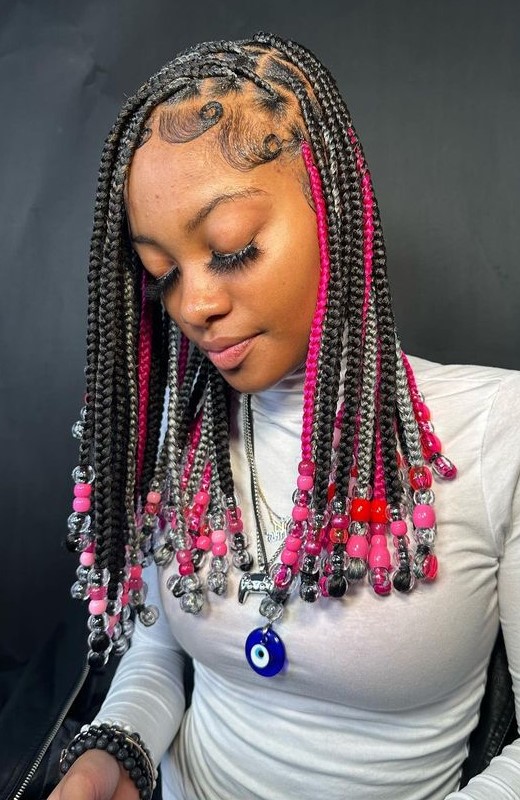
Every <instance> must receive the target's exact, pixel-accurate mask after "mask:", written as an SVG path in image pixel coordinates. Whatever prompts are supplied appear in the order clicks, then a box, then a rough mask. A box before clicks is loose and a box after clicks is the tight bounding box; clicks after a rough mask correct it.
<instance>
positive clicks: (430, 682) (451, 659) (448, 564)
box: [98, 358, 520, 800]
mask: <svg viewBox="0 0 520 800" xmlns="http://www.w3.org/2000/svg"><path fill="white" fill-rule="evenodd" d="M411 362H412V366H413V367H414V370H415V372H416V376H417V380H418V383H419V386H420V388H421V389H422V391H423V392H424V394H425V397H426V402H427V404H428V406H429V407H430V409H431V411H432V419H433V423H434V425H435V430H436V433H437V434H438V435H439V437H440V438H441V441H442V442H443V445H444V451H445V453H446V455H448V456H449V457H450V458H451V459H452V460H453V461H454V462H455V463H456V465H457V466H458V468H459V477H458V478H457V479H456V481H454V482H452V483H441V482H436V483H435V486H434V489H435V492H436V497H437V502H436V511H437V520H438V539H437V546H436V553H437V555H438V558H439V562H440V569H439V576H438V579H437V581H436V582H435V583H433V584H424V583H421V584H420V585H419V586H418V587H417V588H416V589H415V590H414V591H413V592H412V593H411V594H410V595H406V596H403V595H400V594H398V593H393V594H392V595H391V596H389V597H385V598H381V597H377V596H376V595H375V594H374V593H373V592H372V590H371V589H370V588H369V587H368V586H367V585H366V584H365V585H363V586H360V587H353V588H352V589H351V591H349V593H348V594H347V595H346V596H345V597H344V598H343V599H342V600H340V601H338V600H332V599H324V598H322V599H320V600H319V601H318V602H317V603H315V604H306V603H303V602H302V601H300V600H299V598H298V597H294V598H292V599H290V600H289V602H288V603H287V605H286V609H285V613H284V616H283V618H282V620H281V621H280V622H279V623H276V625H275V630H276V631H277V632H278V633H279V635H280V636H281V637H282V639H283V640H284V642H285V646H286V649H287V655H288V660H289V668H288V670H287V671H286V672H285V673H284V674H279V675H278V676H276V677H274V678H264V677H261V676H259V675H257V674H256V673H254V672H253V671H252V670H251V669H250V667H249V666H248V664H247V662H246V660H245V656H244V642H245V639H246V637H247V635H248V633H249V632H250V631H251V630H252V629H253V628H256V627H258V626H259V625H261V624H263V621H264V618H263V617H261V616H260V615H259V613H258V605H259V601H260V596H259V595H251V596H250V597H249V598H248V600H247V601H246V603H245V604H244V605H239V603H238V602H237V599H236V592H237V588H238V578H239V576H237V575H236V573H234V572H231V570H230V578H229V589H228V594H227V596H226V597H216V596H215V595H211V596H210V598H209V602H207V603H206V606H205V610H204V612H203V613H202V614H200V615H199V616H197V617H193V616H191V615H188V614H184V613H183V612H182V611H181V610H180V609H179V605H178V600H176V599H175V598H173V597H172V596H171V595H170V594H169V593H168V592H167V591H166V589H165V583H166V580H167V578H168V576H169V574H170V572H171V571H172V570H173V566H172V567H170V568H167V569H166V570H164V571H163V570H161V571H160V572H159V584H160V588H161V595H162V600H160V599H159V598H158V596H157V580H156V577H155V574H154V573H155V568H152V569H151V570H149V572H150V574H149V576H148V577H147V580H148V582H149V584H150V600H151V601H152V602H156V603H157V604H159V605H160V606H161V610H162V613H161V618H160V620H159V622H158V623H157V624H156V625H155V626H154V627H152V628H148V629H145V628H143V627H142V626H141V625H139V624H138V625H137V630H136V635H135V638H134V643H133V645H132V647H131V649H130V651H129V652H128V653H127V654H126V655H125V657H124V658H123V660H122V663H121V665H120V668H119V670H118V673H117V675H116V678H115V680H114V683H113V685H112V688H111V690H110V693H109V695H108V697H107V699H106V701H105V703H104V705H103V708H102V710H101V712H100V714H99V715H98V720H101V719H107V718H110V719H117V720H120V721H122V722H125V723H127V724H130V725H132V726H133V727H134V728H135V729H136V730H138V731H139V732H140V733H141V735H142V736H143V739H144V741H145V742H146V743H147V744H148V746H149V747H150V748H151V750H152V753H153V755H154V757H155V758H156V759H157V760H158V759H161V758H162V770H163V785H164V786H163V798H164V800H200V799H201V798H204V800H249V798H251V799H252V800H253V799H254V800H281V798H298V800H317V798H319V797H325V798H327V800H340V799H341V800H345V798H354V800H396V798H399V800H444V799H445V798H447V797H449V799H450V800H470V799H471V800H506V798H507V800H512V798H517V797H518V798H520V740H519V741H517V742H515V743H514V744H512V745H510V746H509V747H508V748H506V750H504V753H503V755H501V756H500V757H498V758H496V759H495V760H494V761H493V762H492V764H491V766H490V767H489V768H488V769H487V770H486V771H485V773H483V774H482V775H480V776H479V777H477V778H476V779H474V780H473V781H471V783H470V784H469V786H468V787H467V788H466V789H464V791H461V792H456V791H455V790H456V788H457V784H458V779H459V773H460V767H461V764H462V762H463V760H464V758H465V755H466V741H467V737H468V735H469V733H470V731H471V730H472V728H473V727H474V726H475V724H476V720H477V713H478V708H479V703H480V699H481V697H482V693H483V690H484V681H485V675H486V667H487V662H488V659H489V655H490V652H491V649H492V646H493V643H494V639H495V636H496V632H497V628H498V623H499V620H500V621H501V623H502V626H503V629H504V634H505V637H506V643H507V647H508V653H509V659H510V665H511V671H512V674H513V680H514V682H515V684H516V686H517V687H518V686H519V685H520V684H519V680H520V677H519V671H520V614H519V613H518V596H519V589H520V489H519V488H518V487H519V476H520V373H517V372H512V371H508V370H501V369H493V368H489V367H475V366H444V365H440V364H434V363H431V362H427V361H424V360H422V359H417V358H412V359H411ZM301 390H302V374H301V373H296V374H295V375H293V376H291V377H289V378H286V379H285V380H284V381H282V382H281V383H279V384H278V385H277V386H275V387H274V388H272V389H270V390H269V391H267V392H263V393H262V394H259V395H255V396H254V398H253V404H252V407H253V413H254V432H255V451H256V463H257V466H258V473H259V479H260V483H261V485H262V487H263V490H264V492H265V495H266V497H267V499H268V501H269V504H270V506H271V507H272V508H274V509H275V510H276V511H277V513H279V514H282V515H283V514H288V513H290V510H291V495H292V492H293V489H294V487H295V481H296V474H297V464H298V461H299V436H300V426H301V422H300V418H301V403H302V398H301ZM234 413H235V416H236V423H235V424H234V426H233V431H234V434H233V441H232V464H233V472H234V475H235V482H236V489H237V494H238V496H239V499H240V503H241V506H242V509H243V513H244V519H245V521H246V523H247V524H246V529H247V530H249V531H253V530H254V528H253V521H252V516H251V507H250V494H249V474H248V470H247V462H246V460H245V454H244V449H243V443H242V440H241V432H240V414H239V413H238V403H237V407H235V410H234ZM276 547H277V545H276V543H272V544H270V545H269V544H268V548H269V549H270V551H271V552H272V551H273V550H274V549H276ZM183 650H184V651H186V652H187V653H189V654H190V655H191V656H192V657H193V659H194V663H195V690H194V694H193V698H192V703H191V706H190V708H189V710H188V711H187V712H186V713H184V700H183V690H182V660H183ZM517 694H518V695H519V696H520V691H517ZM517 713H518V716H519V719H520V704H519V705H518V711H517ZM172 742H173V744H172Z"/></svg>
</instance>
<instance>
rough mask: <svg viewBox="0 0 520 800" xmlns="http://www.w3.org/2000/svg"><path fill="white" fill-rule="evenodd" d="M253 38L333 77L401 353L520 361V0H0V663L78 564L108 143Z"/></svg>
mask: <svg viewBox="0 0 520 800" xmlns="http://www.w3.org/2000/svg"><path fill="white" fill-rule="evenodd" d="M257 30H272V31H273V32H277V33H280V34H281V35H283V36H287V37H292V38H294V39H296V40H298V41H301V42H302V43H303V44H306V45H307V46H309V47H310V48H311V49H312V50H314V51H315V52H316V54H317V55H318V56H319V57H321V59H322V60H323V61H324V62H325V63H326V64H327V65H328V66H329V67H330V68H331V70H332V72H333V74H334V75H335V76H336V77H337V80H338V83H339V85H340V88H341V90H342V91H343V93H344V95H345V97H346V99H347V103H348V105H349V107H350V110H351V112H352V115H353V119H354V123H355V125H356V127H357V129H358V131H359V134H360V137H361V140H362V142H363V144H364V147H365V151H366V154H367V158H368V161H369V164H370V166H371V170H372V174H373V178H374V183H375V188H376V192H377V195H378V199H379V204H380V207H381V212H382V217H383V224H384V229H385V233H386V240H387V245H388V253H389V269H390V277H391V283H392V287H393V294H394V298H395V308H396V314H397V319H398V323H399V328H400V332H401V338H402V342H403V347H404V349H405V350H407V351H408V352H411V353H415V354H417V355H421V356H423V357H426V358H431V359H435V360H440V361H450V362H477V363H483V364H492V365H497V366H503V367H510V368H517V369H518V368H520V323H519V314H518V305H519V302H520V270H519V265H518V253H519V251H520V246H519V245H520V242H519V227H520V226H519V224H518V190H519V187H520V168H519V157H518V143H519V141H520V119H519V117H520V104H519V102H518V100H519V98H518V88H519V86H520V80H519V71H520V70H519V67H520V48H519V31H520V3H518V2H517V0H494V2H490V0H321V2H320V3H316V2H313V1H311V0H298V2H280V1H279V2H273V0H262V1H261V2H257V3H248V2H244V0H228V2H216V0H198V2H197V1H195V2H182V3H181V2H177V1H176V0H147V1H146V2H145V0H0V86H1V92H2V99H1V104H0V108H1V117H2V121H1V124H0V159H1V162H2V172H1V174H2V178H1V181H0V225H1V228H2V233H1V242H2V245H1V258H2V266H1V270H2V271H1V275H2V290H1V292H0V302H1V304H2V308H1V310H0V343H1V345H0V346H1V347H2V357H1V358H2V360H1V368H0V406H1V414H0V458H1V465H0V475H1V478H2V480H1V493H2V504H1V508H2V517H1V523H0V524H1V534H0V536H1V542H2V544H1V553H2V556H1V564H2V569H1V572H0V620H1V631H2V636H1V645H0V648H1V659H0V669H5V670H9V669H12V668H14V667H16V666H17V665H19V664H21V663H23V662H24V661H26V660H27V658H28V656H29V654H30V653H31V651H32V650H33V649H34V648H35V647H36V646H37V645H38V644H39V643H40V642H41V641H43V639H44V638H45V636H46V635H47V633H48V631H49V629H50V627H51V625H53V624H54V622H55V620H56V619H57V618H59V617H60V615H61V614H62V613H63V611H62V609H63V608H64V605H65V604H67V603H71V602H72V600H70V599H69V595H68V589H69V585H70V584H71V583H72V580H73V578H74V570H75V567H76V557H75V556H71V555H69V554H67V553H66V552H65V551H64V550H63V548H62V547H61V544H60V543H61V540H62V538H63V535H64V530H65V520H66V517H67V515H68V513H69V506H70V497H71V488H72V483H71V480H70V471H71V469H72V467H73V466H74V465H75V464H76V458H77V447H76V442H75V441H74V440H73V439H72V438H71V436H70V433H69V431H70V426H71V424H72V423H73V422H74V420H76V419H77V416H78V411H79V408H80V406H81V403H82V395H83V364H84V353H85V344H84V339H85V316H86V265H87V254H88V246H89V236H90V224H91V214H92V206H93V198H94V192H95V185H96V176H97V165H98V159H99V155H100V151H101V147H102V143H103V139H104V137H105V135H106V133H107V132H108V129H109V127H110V125H111V123H112V121H113V119H114V117H115V115H116V113H117V111H118V109H119V107H120V105H121V103H122V101H123V99H124V98H125V97H126V96H127V95H129V94H131V93H133V91H134V90H135V89H136V88H137V86H138V85H139V84H140V83H141V82H142V81H143V80H144V79H146V78H147V77H148V75H149V74H151V73H152V72H153V71H155V70H156V69H157V68H158V67H159V66H161V65H162V64H163V63H164V62H165V61H167V60H169V59H170V58H171V57H172V55H173V54H175V53H176V52H177V51H178V50H180V49H182V48H184V47H186V46H188V45H190V44H192V43H194V42H197V41H201V40H204V39H214V38H241V37H246V36H249V35H251V34H252V33H254V32H255V31H257ZM519 402H520V398H519ZM439 433H440V435H441V436H442V431H439Z"/></svg>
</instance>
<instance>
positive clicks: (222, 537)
mask: <svg viewBox="0 0 520 800" xmlns="http://www.w3.org/2000/svg"><path fill="white" fill-rule="evenodd" d="M211 541H212V542H213V544H220V543H221V542H225V541H226V534H225V532H224V531H223V530H216V531H213V533H212V534H211Z"/></svg>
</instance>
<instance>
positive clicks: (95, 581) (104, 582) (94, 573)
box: [88, 567, 110, 587]
mask: <svg viewBox="0 0 520 800" xmlns="http://www.w3.org/2000/svg"><path fill="white" fill-rule="evenodd" d="M109 580H110V573H109V571H108V569H106V567H105V569H101V568H100V567H91V569H90V570H89V573H88V585H89V586H97V587H99V586H108V582H109Z"/></svg>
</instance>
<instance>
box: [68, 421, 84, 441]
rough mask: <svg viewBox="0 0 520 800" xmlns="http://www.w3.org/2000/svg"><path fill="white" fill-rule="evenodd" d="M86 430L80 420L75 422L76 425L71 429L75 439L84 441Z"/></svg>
mask: <svg viewBox="0 0 520 800" xmlns="http://www.w3.org/2000/svg"><path fill="white" fill-rule="evenodd" d="M84 430H85V426H84V425H83V423H82V422H81V420H79V419H78V421H77V422H75V423H74V425H73V426H72V428H71V433H72V435H73V437H74V439H82V438H83V431H84Z"/></svg>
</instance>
